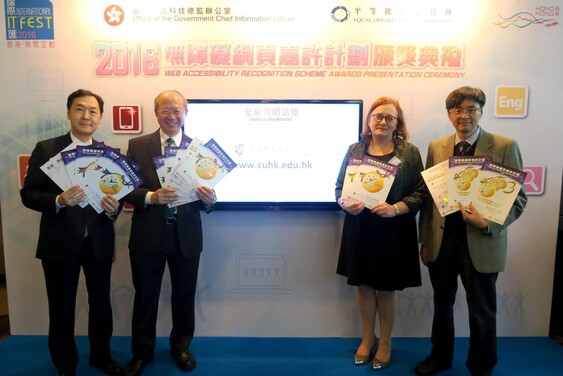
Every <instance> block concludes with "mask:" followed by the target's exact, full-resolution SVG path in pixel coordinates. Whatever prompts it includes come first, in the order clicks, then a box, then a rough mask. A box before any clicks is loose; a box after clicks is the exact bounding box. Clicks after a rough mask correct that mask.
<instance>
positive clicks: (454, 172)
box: [448, 156, 491, 211]
mask: <svg viewBox="0 0 563 376" xmlns="http://www.w3.org/2000/svg"><path fill="white" fill-rule="evenodd" d="M490 160H491V157H489V156H456V157H450V158H449V170H448V193H449V198H448V205H449V208H450V209H451V210H452V211H458V210H459V202H461V203H463V204H464V205H468V204H469V203H470V202H471V201H472V197H471V192H472V189H471V188H472V187H474V186H476V185H477V184H479V178H480V174H481V169H482V168H483V163H485V161H490Z"/></svg>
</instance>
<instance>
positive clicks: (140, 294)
mask: <svg viewBox="0 0 563 376" xmlns="http://www.w3.org/2000/svg"><path fill="white" fill-rule="evenodd" d="M187 112H188V107H187V102H186V99H185V98H184V96H183V95H182V94H180V93H179V92H177V91H172V90H171V91H165V92H163V93H160V94H159V95H158V96H157V97H156V98H155V100H154V113H155V115H156V118H157V121H158V124H159V125H160V128H159V129H158V130H157V131H156V132H154V133H152V134H148V135H146V136H141V137H137V138H134V139H131V140H130V141H129V148H128V151H127V156H128V157H129V158H131V159H132V160H133V161H135V162H137V163H138V164H140V165H141V170H140V174H141V177H142V178H143V180H144V184H143V185H142V186H141V187H139V188H137V189H136V190H135V191H134V192H132V193H131V194H129V195H128V196H126V197H125V200H126V201H128V202H130V203H131V204H133V205H134V206H135V211H134V213H133V218H132V225H131V237H130V239H129V251H130V257H131V271H132V275H133V285H134V287H135V302H134V307H133V324H132V351H133V358H132V359H131V361H130V362H129V363H128V364H127V366H126V367H125V374H126V375H128V376H132V375H139V374H141V373H142V371H143V369H144V367H145V365H146V364H147V363H150V362H151V361H152V360H153V358H154V350H155V341H156V321H157V311H158V300H159V296H160V289H161V284H162V276H163V273H164V269H165V266H166V264H168V269H169V272H170V282H171V288H172V298H171V306H172V332H171V333H170V341H169V342H170V352H171V355H172V357H173V358H174V359H175V361H176V364H177V366H178V368H179V369H181V370H192V369H193V368H195V366H196V360H195V357H194V356H193V354H192V353H191V352H190V349H189V346H190V343H191V341H192V338H193V334H194V327H195V317H194V316H195V309H194V304H195V302H194V299H195V291H196V283H197V273H198V267H199V256H200V253H201V251H202V247H203V245H202V228H201V217H200V210H202V209H203V210H206V211H210V210H211V206H212V205H213V204H214V203H215V201H216V196H215V192H214V191H213V189H212V188H210V187H207V186H200V187H198V189H197V191H196V195H197V197H198V198H199V200H197V201H195V202H191V203H187V204H182V205H179V206H177V207H176V208H175V209H174V210H171V208H169V207H168V205H167V204H169V203H172V202H174V201H175V200H177V199H178V193H177V191H176V190H175V189H174V188H170V187H161V184H160V180H159V178H158V175H157V172H156V170H155V167H154V164H153V158H154V157H156V156H159V155H162V154H163V152H164V148H165V147H166V146H170V145H175V146H180V145H181V144H182V143H183V142H184V143H186V142H189V141H190V139H189V138H188V137H187V136H186V135H185V134H184V133H183V132H182V126H183V125H184V120H185V117H186V114H187Z"/></svg>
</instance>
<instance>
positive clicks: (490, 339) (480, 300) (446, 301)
mask: <svg viewBox="0 0 563 376" xmlns="http://www.w3.org/2000/svg"><path fill="white" fill-rule="evenodd" d="M428 269H429V273H430V281H431V282H432V287H433V289H434V319H433V322H432V353H431V356H432V357H433V358H435V359H436V360H437V361H438V362H440V363H443V364H451V362H452V359H453V353H454V337H455V332H454V313H453V308H454V303H455V298H456V293H457V286H458V284H457V277H458V275H459V276H460V277H461V282H462V283H463V286H464V287H465V291H466V293H467V297H466V298H467V306H468V311H469V330H470V339H469V353H468V355H467V360H466V365H467V368H468V369H469V371H470V372H471V374H472V375H491V374H492V372H493V369H494V367H495V365H496V364H497V343H496V310H497V304H496V298H497V296H496V280H497V276H498V273H479V272H478V271H477V270H475V268H474V267H473V263H472V262H471V258H470V256H469V250H468V247H467V239H466V236H465V234H464V233H463V234H462V235H461V236H460V235H459V234H458V236H457V237H455V238H454V237H444V240H443V242H442V247H441V249H440V254H439V255H438V258H437V259H436V261H435V262H433V263H429V264H428Z"/></svg>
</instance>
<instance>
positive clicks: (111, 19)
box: [104, 4, 125, 26]
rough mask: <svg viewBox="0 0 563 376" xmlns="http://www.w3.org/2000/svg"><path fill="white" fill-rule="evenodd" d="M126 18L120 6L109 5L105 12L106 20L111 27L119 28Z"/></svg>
mask: <svg viewBox="0 0 563 376" xmlns="http://www.w3.org/2000/svg"><path fill="white" fill-rule="evenodd" d="M124 18H125V12H124V11H123V8H121V7H120V6H119V5H115V4H114V5H109V6H108V7H107V8H106V9H105V10H104V19H105V20H106V23H107V24H108V25H110V26H119V25H121V23H122V22H123V20H124Z"/></svg>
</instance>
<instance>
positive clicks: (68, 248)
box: [20, 89, 121, 375]
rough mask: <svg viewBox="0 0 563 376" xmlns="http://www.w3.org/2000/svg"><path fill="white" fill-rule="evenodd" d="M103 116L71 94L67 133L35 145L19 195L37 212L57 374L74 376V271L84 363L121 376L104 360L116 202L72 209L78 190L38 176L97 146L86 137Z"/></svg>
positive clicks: (96, 103)
mask: <svg viewBox="0 0 563 376" xmlns="http://www.w3.org/2000/svg"><path fill="white" fill-rule="evenodd" d="M103 112H104V101H103V100H102V98H101V97H100V96H99V95H97V94H94V93H92V92H91V91H88V90H82V89H80V90H77V91H75V92H73V93H72V94H70V95H69V97H68V100H67V118H68V120H69V122H70V127H71V129H70V132H69V133H67V134H65V135H63V136H59V137H55V138H51V139H48V140H45V141H42V142H39V143H38V144H37V146H36V147H35V149H34V150H33V152H32V154H31V158H30V160H29V166H28V170H27V175H26V177H25V181H24V184H23V188H22V189H21V192H20V193H21V199H22V202H23V204H24V205H25V206H26V207H28V208H30V209H33V210H37V211H39V212H41V225H40V229H39V242H38V245H37V258H39V259H41V264H42V266H43V271H44V274H45V284H46V287H47V297H48V300H49V350H50V353H51V358H52V360H53V363H54V365H55V367H56V368H57V370H58V371H59V374H61V375H74V374H75V372H76V366H77V364H78V350H77V348H76V344H75V341H74V317H75V308H76V292H77V288H78V280H79V275H80V268H82V269H83V271H84V276H85V279H86V288H87V290H88V304H89V314H88V338H89V340H90V364H92V365H93V366H94V367H97V368H99V369H101V370H102V371H103V372H104V373H106V374H108V375H120V374H121V369H120V368H119V367H118V366H117V365H116V363H115V362H114V361H113V360H112V359H111V354H110V338H111V335H112V331H113V317H112V309H111V303H110V277H111V266H112V262H113V257H114V239H115V235H114V229H113V222H114V221H115V219H116V217H117V215H118V212H119V210H120V204H119V202H118V200H116V199H115V198H114V197H113V196H111V195H106V196H105V197H103V198H102V201H101V206H102V208H103V209H104V211H105V213H100V214H98V213H96V211H95V210H94V209H92V207H91V206H86V207H84V208H82V207H81V206H80V205H78V204H79V203H81V202H82V201H83V200H84V198H85V193H84V190H83V189H82V187H80V186H78V185H74V186H72V187H70V188H68V189H67V190H65V191H64V192H63V191H62V190H61V189H60V188H59V187H58V186H57V185H56V184H55V182H53V181H52V180H51V179H50V178H49V177H48V176H47V175H46V174H45V173H44V172H43V171H42V170H41V166H42V165H43V164H45V163H46V162H47V161H49V159H50V158H51V157H53V156H55V155H57V154H58V153H59V152H61V151H62V150H63V149H65V148H67V147H69V146H70V147H71V148H72V146H76V145H91V144H93V143H94V144H96V143H97V142H96V141H95V140H93V138H92V137H93V135H94V132H95V131H96V129H97V128H98V124H99V123H100V121H101V119H102V116H103Z"/></svg>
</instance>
